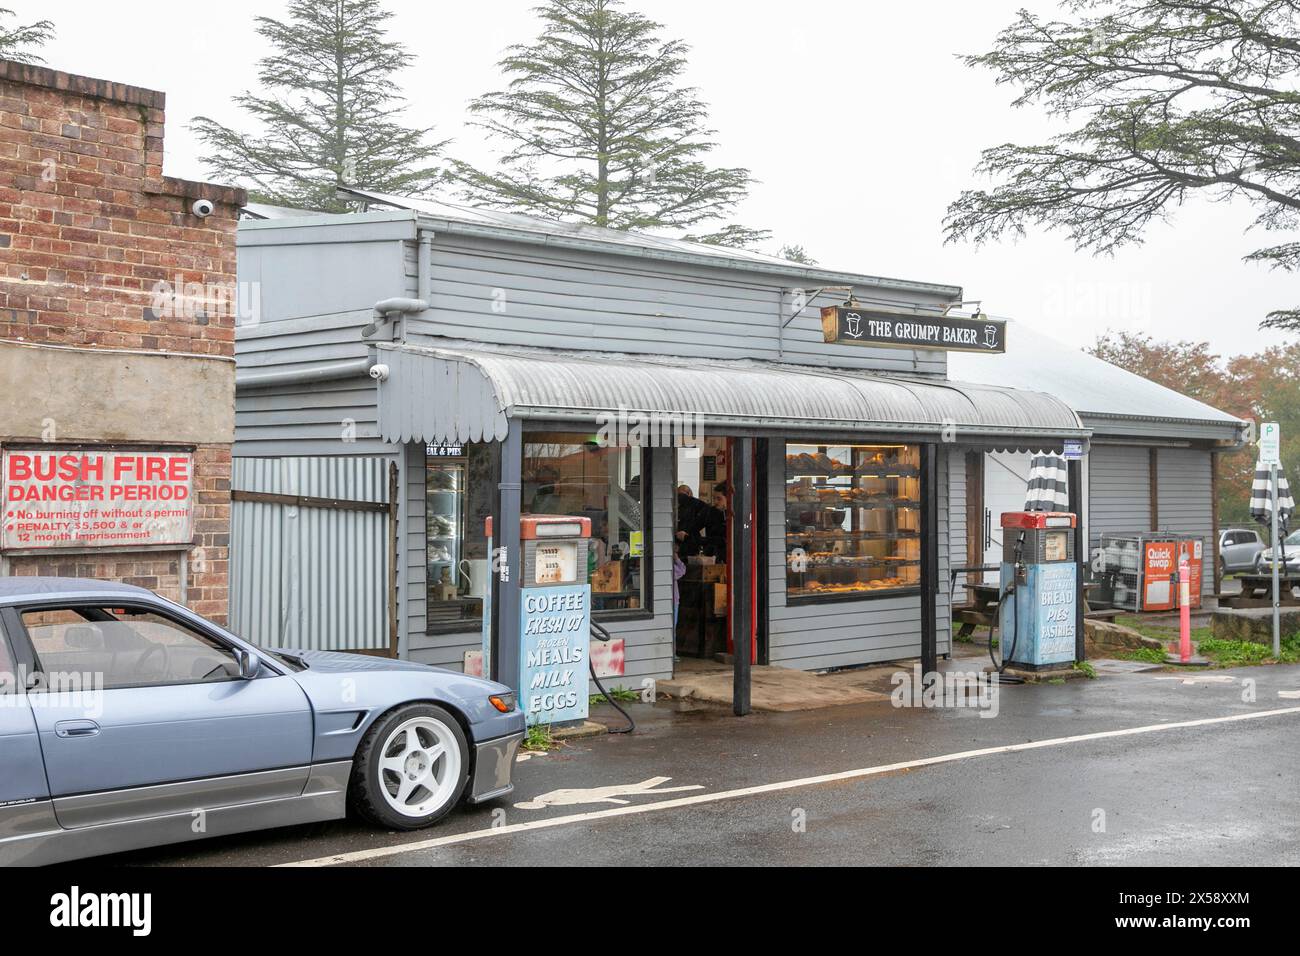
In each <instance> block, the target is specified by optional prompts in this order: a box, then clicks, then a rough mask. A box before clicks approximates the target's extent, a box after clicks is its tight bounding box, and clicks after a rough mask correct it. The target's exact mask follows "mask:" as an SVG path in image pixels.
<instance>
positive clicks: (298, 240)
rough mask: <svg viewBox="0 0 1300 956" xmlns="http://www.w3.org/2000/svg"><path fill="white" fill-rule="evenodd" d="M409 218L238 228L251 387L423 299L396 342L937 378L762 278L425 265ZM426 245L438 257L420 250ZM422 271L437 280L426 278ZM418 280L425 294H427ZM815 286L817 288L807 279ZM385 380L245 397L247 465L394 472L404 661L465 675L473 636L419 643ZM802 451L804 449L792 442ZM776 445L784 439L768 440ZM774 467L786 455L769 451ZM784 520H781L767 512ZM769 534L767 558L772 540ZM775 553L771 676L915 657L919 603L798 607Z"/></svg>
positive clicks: (411, 492) (413, 450)
mask: <svg viewBox="0 0 1300 956" xmlns="http://www.w3.org/2000/svg"><path fill="white" fill-rule="evenodd" d="M419 222H420V221H419V220H418V219H417V218H416V217H414V216H412V215H411V214H409V213H370V214H362V215H359V216H344V217H332V216H331V217H318V218H316V219H313V220H311V221H310V222H303V221H301V220H298V221H295V222H294V223H255V224H244V225H241V228H240V232H239V279H240V281H241V282H245V281H247V282H257V283H259V284H260V287H261V288H262V289H263V296H262V300H261V310H260V315H259V316H258V318H257V321H256V322H255V323H248V324H244V325H242V326H241V327H239V328H238V329H237V332H236V354H237V357H238V360H239V368H240V372H241V374H247V373H250V372H253V373H256V372H268V371H275V370H277V369H292V368H303V367H307V366H312V365H317V364H319V363H321V362H343V361H348V360H355V359H363V358H365V357H366V356H367V354H368V347H367V345H366V343H365V342H363V341H362V338H361V328H362V327H363V326H364V325H366V324H367V323H368V322H370V321H371V319H372V317H373V316H372V307H373V305H374V303H375V302H377V301H379V300H381V299H385V298H390V297H394V296H406V297H413V296H416V295H418V294H419V293H420V292H421V291H425V292H426V293H427V295H428V301H429V303H430V306H431V309H430V311H429V312H427V313H424V314H422V315H420V316H418V317H412V318H408V319H405V320H403V321H402V322H401V323H399V324H398V326H397V327H396V328H395V329H394V334H395V335H405V337H406V340H407V341H409V342H410V343H412V344H436V343H439V342H443V341H445V337H454V338H461V339H467V340H471V341H487V342H497V343H502V344H513V345H528V346H539V347H557V346H570V347H581V348H586V349H596V350H600V349H608V350H610V351H616V352H635V351H638V350H641V351H647V352H657V353H660V354H664V353H670V354H678V355H686V356H699V357H711V358H719V357H735V358H740V357H745V358H751V359H765V360H775V361H784V362H787V363H793V364H802V363H806V364H808V365H810V366H814V367H815V366H837V367H846V368H860V369H870V370H880V371H891V372H905V373H909V374H919V375H923V376H933V377H935V378H936V379H942V377H943V376H944V375H945V374H946V360H945V356H944V354H943V353H941V352H926V351H910V350H897V349H866V348H858V347H854V346H845V345H836V346H828V345H825V344H824V343H822V335H821V325H820V316H819V314H818V311H817V307H818V306H819V305H824V304H832V303H836V302H838V301H840V299H842V297H843V293H842V292H835V293H826V294H824V295H823V296H821V297H820V298H815V299H810V300H809V301H808V302H807V305H806V307H805V308H804V309H803V311H802V312H801V313H800V314H799V316H797V317H796V318H794V319H793V320H792V321H790V322H789V323H788V325H786V326H785V327H784V328H782V327H781V326H782V322H783V321H784V319H785V318H788V316H785V315H784V311H785V310H788V309H789V307H790V306H789V300H790V296H789V293H788V290H790V289H791V288H794V287H796V286H797V285H798V284H799V283H798V282H796V281H795V280H792V279H790V278H788V277H784V276H775V275H773V276H766V275H764V274H762V271H761V270H757V271H752V270H740V269H737V268H724V267H719V268H716V269H714V268H709V267H702V266H699V265H689V264H683V263H678V262H672V261H662V260H652V259H644V260H643V259H639V258H636V257H632V256H626V255H617V254H612V253H611V254H604V253H597V252H586V251H582V252H578V251H573V250H563V251H557V250H553V249H548V248H546V247H544V246H539V245H536V244H526V243H519V242H511V241H505V240H499V239H485V238H480V237H469V236H454V235H438V234H434V235H433V241H432V244H431V256H430V260H429V262H427V263H423V264H422V263H420V262H419V259H418V254H419V249H420V248H421V247H420V244H419V241H418V240H419V238H420V234H421V231H422V230H421V229H420V226H419ZM425 248H429V246H426V247H425ZM421 265H424V266H425V269H426V273H425V276H424V278H423V280H422V276H421ZM422 281H423V283H427V286H426V288H425V289H424V290H422V289H421V286H422ZM808 284H809V285H813V283H808ZM954 291H959V290H953V289H947V290H944V289H943V287H937V286H936V287H931V288H929V289H919V290H904V289H900V290H883V291H882V290H881V289H879V288H877V289H872V290H867V293H866V294H869V295H870V296H874V297H879V296H889V297H891V301H893V302H894V304H895V305H897V304H900V303H905V302H908V301H911V302H913V303H915V304H917V305H923V306H929V307H933V306H936V305H938V304H941V303H943V302H945V301H946V300H947V299H949V298H950V297H951V296H952V294H953V292H954ZM376 418H377V416H376V391H375V383H374V382H373V381H371V380H370V379H369V378H368V377H365V376H364V375H357V376H354V377H352V378H348V379H343V380H336V381H328V382H317V383H312V384H306V385H304V384H297V385H291V386H286V385H280V386H274V387H265V388H248V387H246V386H241V387H240V389H239V390H238V393H237V401H236V444H235V455H236V457H241V458H243V457H260V458H268V457H281V456H328V455H341V456H367V457H379V458H384V459H385V460H391V461H395V462H397V463H398V465H399V483H400V487H401V488H402V489H403V495H402V509H401V513H400V515H399V537H400V540H401V546H400V547H399V552H400V553H401V554H402V555H403V556H404V565H405V567H404V568H403V569H401V571H400V573H399V603H400V609H399V624H400V628H401V631H402V633H401V637H400V644H401V646H402V647H403V649H404V651H405V653H406V655H407V656H409V657H411V658H413V659H415V660H419V661H424V662H427V663H434V664H441V665H445V666H449V667H455V668H458V667H460V666H461V663H462V660H463V655H464V652H465V651H466V650H469V649H473V648H475V647H477V646H478V640H479V637H478V633H477V631H475V632H472V633H471V632H464V633H457V634H426V633H425V606H424V600H425V598H424V594H425V582H424V576H425V553H424V541H423V537H422V535H423V521H424V511H423V509H424V496H423V483H422V482H423V477H422V476H423V467H424V462H423V449H422V448H421V447H420V446H419V445H416V444H410V445H407V446H405V447H398V446H393V445H390V444H387V443H385V442H383V441H381V440H380V439H379V437H378V435H377V430H376ZM790 437H795V436H790ZM771 447H772V448H773V449H779V448H780V445H779V443H778V442H776V441H773V442H772V443H771ZM772 454H773V455H776V454H777V452H776V451H775V450H774V451H773V452H772ZM652 461H653V465H652V467H653V469H654V471H653V474H654V481H653V482H652V488H653V495H654V500H653V516H654V518H653V520H654V556H653V560H654V578H653V580H654V614H653V616H652V617H649V618H646V619H640V620H622V621H618V622H616V623H614V625H613V626H612V627H611V628H610V630H611V631H612V632H613V633H615V635H616V636H619V637H623V638H624V639H625V640H626V641H627V665H626V667H627V673H626V677H625V679H624V681H625V683H628V684H630V685H633V686H634V685H635V683H636V681H637V679H639V678H641V677H666V676H668V675H670V674H671V672H672V634H671V619H672V606H671V605H672V599H671V578H670V576H669V567H670V564H669V563H670V561H671V557H670V555H671V525H672V518H671V515H672V483H671V470H672V461H671V455H670V454H669V453H659V454H654V455H653V456H652ZM938 467H939V474H940V489H939V491H940V502H939V516H940V527H939V528H938V532H939V535H940V569H939V570H940V582H941V584H940V587H939V590H940V594H939V596H938V603H939V608H938V615H937V621H938V628H937V629H938V637H939V652H940V653H946V652H947V651H948V650H949V643H948V642H949V637H950V629H949V627H948V619H949V611H948V592H947V587H946V584H947V567H948V548H947V546H946V545H945V544H944V541H945V539H946V535H947V525H946V516H947V512H948V506H947V496H948V479H947V467H948V463H947V460H946V456H944V455H942V454H941V455H940V457H939V462H938ZM783 475H784V469H783V463H782V464H781V466H780V467H779V468H778V470H776V471H773V472H772V473H771V475H770V478H771V480H770V481H769V495H770V496H771V504H772V506H773V508H775V501H776V495H777V494H779V493H783V482H782V480H781V478H782V477H783ZM777 517H780V519H781V521H782V522H783V521H784V506H783V505H782V508H781V512H780V514H779V516H778V515H776V514H775V513H774V514H773V522H772V524H771V527H772V528H773V529H777V528H779V527H781V525H778V524H776V521H775V519H776V518H777ZM776 534H777V531H775V530H774V531H773V540H772V541H771V542H769V543H770V545H771V546H772V547H773V548H774V549H775V548H776V545H777V543H778V542H777V541H776V540H775V536H776ZM779 544H780V548H779V550H773V551H772V552H771V553H770V554H769V562H768V569H769V570H768V573H769V576H770V578H771V582H770V583H771V584H772V588H773V589H772V592H771V594H770V595H769V603H770V609H771V633H770V653H771V661H772V663H774V664H784V665H785V666H791V667H800V668H821V667H830V666H839V665H846V664H852V663H865V662H870V661H878V660H888V659H891V658H898V657H907V656H913V655H915V654H917V653H919V651H920V634H919V623H920V613H919V600H920V599H919V597H918V596H915V595H913V596H910V597H907V596H904V597H899V598H877V599H873V600H865V601H850V602H843V603H827V604H820V605H804V606H799V607H788V606H786V603H785V581H784V573H783V568H784V540H783V539H781V541H780V542H779Z"/></svg>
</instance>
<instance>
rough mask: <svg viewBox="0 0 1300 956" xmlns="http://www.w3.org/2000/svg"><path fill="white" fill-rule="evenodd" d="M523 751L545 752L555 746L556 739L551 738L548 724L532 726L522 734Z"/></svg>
mask: <svg viewBox="0 0 1300 956" xmlns="http://www.w3.org/2000/svg"><path fill="white" fill-rule="evenodd" d="M523 746H524V749H525V750H532V751H541V752H542V753H545V752H546V751H548V750H550V749H552V748H554V747H555V746H557V741H556V739H555V738H554V737H553V736H551V725H550V724H533V725H532V726H531V727H529V728H528V731H527V732H526V733H525V734H524V744H523Z"/></svg>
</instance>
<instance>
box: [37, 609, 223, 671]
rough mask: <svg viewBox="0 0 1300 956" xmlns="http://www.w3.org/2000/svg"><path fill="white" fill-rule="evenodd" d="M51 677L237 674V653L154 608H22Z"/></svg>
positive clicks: (42, 667)
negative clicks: (25, 609) (26, 609)
mask: <svg viewBox="0 0 1300 956" xmlns="http://www.w3.org/2000/svg"><path fill="white" fill-rule="evenodd" d="M22 621H23V626H24V627H25V628H26V630H27V634H28V636H29V637H30V638H31V642H32V646H33V648H34V649H35V650H36V655H37V658H38V660H39V662H40V668H41V671H42V672H43V674H44V675H45V678H46V681H45V683H46V685H47V686H49V687H50V688H52V689H58V688H59V687H60V686H87V685H86V684H85V681H86V680H87V679H91V680H93V681H94V682H95V686H100V687H103V688H104V689H105V690H111V689H113V688H115V687H148V686H161V685H166V684H195V683H203V682H212V681H228V680H235V679H237V678H238V677H239V665H238V663H237V662H236V660H235V656H234V654H232V653H231V652H230V650H229V649H227V648H226V647H224V646H223V645H221V644H219V643H218V642H217V641H215V640H213V639H212V638H209V637H208V636H206V635H204V634H200V633H199V632H197V631H195V630H192V629H191V628H188V627H186V626H184V625H182V624H180V623H178V622H176V621H173V620H171V619H170V618H167V617H163V616H162V615H160V614H157V613H155V612H153V611H148V610H142V609H132V608H110V607H80V606H78V607H70V608H52V609H40V610H28V611H24V612H22Z"/></svg>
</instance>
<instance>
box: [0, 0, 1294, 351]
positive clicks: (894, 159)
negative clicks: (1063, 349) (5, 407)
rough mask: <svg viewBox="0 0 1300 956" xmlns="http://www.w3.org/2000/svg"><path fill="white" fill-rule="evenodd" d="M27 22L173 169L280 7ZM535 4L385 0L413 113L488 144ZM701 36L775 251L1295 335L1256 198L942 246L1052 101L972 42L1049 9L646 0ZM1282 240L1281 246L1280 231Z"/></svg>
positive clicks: (71, 3)
mask: <svg viewBox="0 0 1300 956" xmlns="http://www.w3.org/2000/svg"><path fill="white" fill-rule="evenodd" d="M5 5H6V6H11V7H16V8H17V11H18V13H19V15H20V16H21V17H22V18H23V19H24V20H25V21H26V20H31V19H35V18H37V17H42V16H44V17H49V18H50V19H52V20H54V21H55V24H56V27H57V29H58V38H57V40H56V41H55V42H54V43H53V44H51V45H50V46H48V47H47V48H46V50H45V51H44V56H45V59H46V61H47V62H48V64H49V65H50V66H53V67H55V68H58V69H63V70H67V71H69V72H73V73H82V74H88V75H91V76H97V77H102V78H105V79H111V80H116V81H120V82H125V83H131V84H135V85H139V86H146V87H150V88H153V89H158V90H163V91H165V92H166V94H167V138H166V172H167V173H168V174H169V175H173V176H182V177H186V178H198V179H201V178H205V173H204V169H203V167H202V164H201V163H200V162H199V159H198V150H197V144H196V143H195V141H194V139H193V137H192V136H191V135H190V133H189V131H188V130H187V129H186V128H185V124H186V123H187V122H188V121H189V119H190V118H191V117H192V116H194V115H196V114H207V115H211V116H214V117H216V118H218V119H220V120H222V121H225V122H228V123H237V122H239V121H240V116H239V114H238V113H237V111H236V110H235V109H234V108H233V107H232V105H231V102H230V100H231V97H232V96H234V95H235V94H237V93H239V92H240V91H242V90H243V89H245V88H248V87H250V86H252V85H254V83H255V76H256V74H255V69H256V60H257V58H258V57H259V56H260V55H261V53H262V52H263V50H262V47H261V45H260V44H261V40H260V38H259V37H258V36H257V35H256V34H255V33H254V32H253V18H254V16H256V15H258V14H262V15H268V16H279V15H280V14H281V13H282V12H283V10H284V7H285V4H284V3H283V2H279V0H263V2H260V3H255V2H250V0H224V2H222V3H220V4H212V3H186V2H181V3H177V2H171V3H166V2H144V0H126V2H118V3H104V2H102V0H96V2H84V0H45V2H42V3H39V4H37V3H32V2H30V0H7V2H6V3H5ZM534 5H535V3H534V0H482V2H477V3H463V2H455V3H448V2H438V0H423V2H421V0H387V2H386V6H387V8H388V9H391V10H392V11H393V12H394V14H395V16H394V19H393V20H392V21H391V23H392V27H393V29H392V33H393V35H395V36H396V37H398V38H400V39H401V40H402V41H403V42H405V43H406V44H407V45H408V47H409V48H410V49H411V50H412V51H413V52H415V53H416V54H417V55H418V57H419V58H418V60H417V61H416V63H415V65H414V66H413V67H412V68H411V69H410V70H409V71H407V73H406V75H404V76H403V77H402V78H401V80H402V83H403V85H404V87H405V89H406V91H407V94H408V97H409V100H410V107H409V111H408V115H409V119H410V122H411V124H412V125H414V124H421V125H433V126H435V127H436V128H437V133H438V135H439V136H441V137H452V138H454V140H455V142H454V143H453V145H452V148H451V149H452V152H453V153H454V154H455V155H456V156H458V157H461V158H464V159H468V160H470V161H486V160H487V158H488V157H489V156H490V155H491V153H490V150H489V148H488V147H487V145H486V144H485V143H484V142H483V141H482V139H481V137H480V136H479V134H478V132H477V131H476V130H472V129H469V128H467V127H466V126H465V125H464V122H463V118H464V115H465V114H464V107H465V104H466V102H467V101H468V100H469V99H470V98H472V97H473V96H475V95H477V94H479V93H481V92H484V91H486V90H488V89H492V88H495V87H496V86H497V85H498V84H499V74H498V72H497V70H496V66H495V64H496V61H497V60H498V59H499V58H500V54H501V51H502V49H503V48H504V47H505V46H507V45H508V44H510V43H513V42H519V41H524V40H528V39H531V38H532V37H533V36H535V35H536V33H537V32H538V31H537V26H536V20H535V18H534V17H533V15H532V14H531V13H530V8H531V7H532V6H534ZM629 5H630V6H632V7H633V8H635V9H638V10H640V11H641V12H642V13H644V14H646V15H648V16H650V17H652V18H654V19H656V20H658V21H660V22H661V23H663V24H664V25H665V36H669V37H680V38H683V39H685V40H687V41H688V42H689V43H690V44H691V45H692V47H693V52H692V54H691V70H690V75H689V81H690V82H691V83H693V84H694V85H696V86H697V87H699V89H700V90H701V92H702V94H703V97H704V99H705V100H706V101H707V102H709V103H710V104H711V106H712V120H713V124H714V126H715V127H716V128H717V130H718V136H717V138H718V140H719V142H720V143H721V148H720V149H719V150H718V151H717V153H716V161H717V162H718V163H724V164H727V165H742V166H748V167H749V168H750V169H752V170H753V173H754V175H755V176H756V178H757V179H759V180H760V182H759V184H758V185H757V186H756V187H755V188H754V190H753V192H752V194H751V196H750V198H749V199H748V200H747V201H746V203H745V204H744V206H743V208H742V209H741V211H740V213H739V215H738V216H737V219H738V220H739V221H742V222H744V223H746V224H748V225H752V226H757V227H764V228H769V229H771V230H773V233H774V240H773V243H772V247H771V248H770V249H768V250H766V251H775V248H776V247H777V246H778V245H779V244H781V243H783V242H791V243H800V244H802V245H804V246H805V247H806V248H807V249H808V250H809V252H810V253H811V254H812V255H813V256H815V257H816V258H817V259H818V260H820V262H821V264H822V265H825V266H828V267H834V268H844V269H848V270H852V271H858V272H864V273H868V274H874V275H884V276H892V277H899V278H907V279H916V280H922V281H933V282H945V283H953V284H957V285H961V286H963V287H964V289H965V290H966V294H967V297H968V298H978V299H981V300H982V301H983V302H984V309H985V311H987V312H989V313H991V314H995V315H1002V316H1009V317H1013V318H1016V319H1019V320H1021V321H1023V322H1027V323H1030V324H1032V325H1034V326H1035V327H1037V328H1039V329H1041V330H1042V331H1044V332H1046V333H1048V334H1051V335H1053V336H1055V337H1056V338H1058V339H1060V340H1062V341H1064V342H1067V343H1070V344H1072V345H1085V344H1090V343H1091V342H1092V340H1093V339H1094V338H1095V337H1096V336H1097V335H1098V334H1099V333H1102V332H1104V331H1105V330H1107V329H1108V328H1133V329H1138V330H1141V331H1145V332H1148V333H1150V334H1151V335H1154V336H1156V337H1157V338H1187V339H1195V340H1208V341H1209V342H1210V343H1211V344H1212V345H1213V347H1214V348H1215V349H1216V350H1218V351H1220V352H1222V353H1223V354H1236V353H1239V352H1245V351H1254V350H1256V349H1259V348H1263V347H1265V346H1267V345H1270V344H1276V343H1279V342H1281V341H1282V340H1283V339H1282V336H1281V335H1280V334H1279V333H1276V332H1261V331H1259V330H1258V329H1257V323H1258V320H1259V319H1260V317H1262V316H1263V315H1264V314H1265V313H1266V312H1267V311H1268V310H1269V309H1270V308H1276V307H1281V306H1294V305H1298V304H1300V283H1298V282H1297V281H1296V278H1295V277H1292V276H1288V275H1285V274H1280V273H1270V272H1267V271H1265V270H1264V269H1261V268H1259V267H1257V266H1253V265H1247V264H1245V263H1243V262H1241V257H1242V256H1243V255H1244V254H1245V253H1247V252H1249V251H1250V250H1252V249H1254V248H1257V247H1258V246H1261V245H1265V244H1269V243H1270V242H1271V241H1273V240H1272V238H1271V237H1269V236H1267V235H1265V234H1261V233H1255V234H1251V235H1247V234H1245V232H1244V230H1245V228H1246V226H1247V225H1248V224H1249V222H1250V220H1251V218H1252V217H1251V215H1250V211H1249V209H1247V208H1246V207H1245V206H1244V205H1237V206H1228V205H1222V204H1220V205H1212V204H1209V203H1205V202H1197V203H1196V204H1195V205H1192V206H1188V207H1186V208H1184V209H1182V210H1181V211H1179V212H1178V214H1177V216H1176V217H1175V218H1174V220H1173V221H1172V222H1171V223H1170V224H1169V225H1167V226H1159V227H1157V228H1155V229H1153V230H1152V231H1151V232H1150V233H1149V235H1148V239H1147V243H1146V245H1145V246H1142V247H1139V248H1134V249H1129V250H1126V251H1124V252H1121V253H1120V254H1118V255H1116V256H1115V257H1114V258H1094V257H1092V256H1090V255H1087V254H1081V253H1076V252H1074V251H1073V249H1072V248H1071V247H1070V245H1069V244H1068V242H1066V241H1064V240H1063V239H1062V238H1060V237H1058V236H1048V235H1042V234H1039V235H1031V236H1030V237H1028V238H1027V239H1024V240H1021V241H1020V242H1019V243H1012V242H1007V243H1004V244H1000V245H996V246H991V247H986V248H984V249H982V250H976V249H975V248H974V247H972V246H970V245H965V244H963V245H957V246H952V245H949V246H945V245H944V244H943V234H942V229H941V221H942V218H943V215H944V210H945V208H946V207H947V204H948V203H949V202H950V201H951V200H952V199H953V198H954V197H956V195H957V194H958V193H959V192H960V190H961V189H962V188H964V187H966V186H968V185H970V184H971V183H972V182H973V180H972V176H971V169H972V167H973V166H974V164H975V162H976V159H977V157H978V153H979V151H980V149H981V148H982V147H984V146H989V145H993V144H996V143H1000V142H1004V141H1008V140H1010V141H1017V142H1034V141H1038V140H1040V139H1042V138H1043V137H1044V136H1045V135H1046V134H1047V133H1048V132H1049V127H1048V126H1047V124H1046V122H1045V120H1044V119H1043V118H1042V115H1041V113H1040V112H1038V111H1036V110H1034V109H1032V108H1027V109H1021V110H1013V109H1011V107H1010V102H1011V100H1012V98H1013V91H1012V90H1010V89H1008V88H998V87H995V86H994V84H993V80H992V77H991V76H990V75H989V74H987V73H978V72H974V71H971V70H968V69H967V68H966V67H964V66H962V65H961V64H960V63H959V62H958V61H957V60H956V58H955V54H957V53H964V52H981V51H983V50H984V49H986V48H987V46H988V44H989V43H990V41H991V40H992V38H993V37H994V35H995V34H996V33H997V31H998V30H999V29H1000V28H1001V27H1002V26H1004V25H1006V24H1007V23H1008V22H1010V19H1011V17H1012V15H1013V13H1014V11H1015V9H1016V8H1017V7H1020V6H1028V7H1030V8H1031V9H1035V10H1050V9H1051V8H1052V6H1053V4H1051V3H1045V2H1042V0H979V2H978V3H970V2H959V0H911V2H908V3H895V2H890V3H885V2H879V0H873V2H845V0H841V2H834V0H800V2H798V3H794V4H790V3H779V4H778V3H763V2H745V3H722V2H713V3H706V2H701V0H630V2H629ZM1276 241H1281V240H1280V239H1279V240H1276Z"/></svg>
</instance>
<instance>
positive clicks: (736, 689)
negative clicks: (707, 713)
mask: <svg viewBox="0 0 1300 956" xmlns="http://www.w3.org/2000/svg"><path fill="white" fill-rule="evenodd" d="M734 449H735V461H736V480H735V482H734V483H733V484H734V486H735V487H733V488H732V495H731V524H732V548H731V555H732V566H731V567H730V568H729V569H728V571H727V573H728V574H730V575H731V597H732V600H733V601H734V602H735V603H734V605H733V606H732V608H731V649H732V651H733V652H734V653H733V655H732V659H733V661H734V663H735V673H734V677H733V679H732V683H731V709H732V712H733V713H735V715H736V716H737V717H744V716H745V715H746V714H748V713H749V711H750V681H751V674H750V660H749V655H750V654H751V653H752V646H751V643H750V635H751V633H752V632H753V625H752V624H751V621H752V620H753V617H752V614H751V609H752V605H753V599H754V594H753V588H752V587H751V586H750V570H751V569H750V561H751V560H752V558H751V555H752V553H753V540H754V514H753V511H754V439H752V438H737V439H735V444H734Z"/></svg>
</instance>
